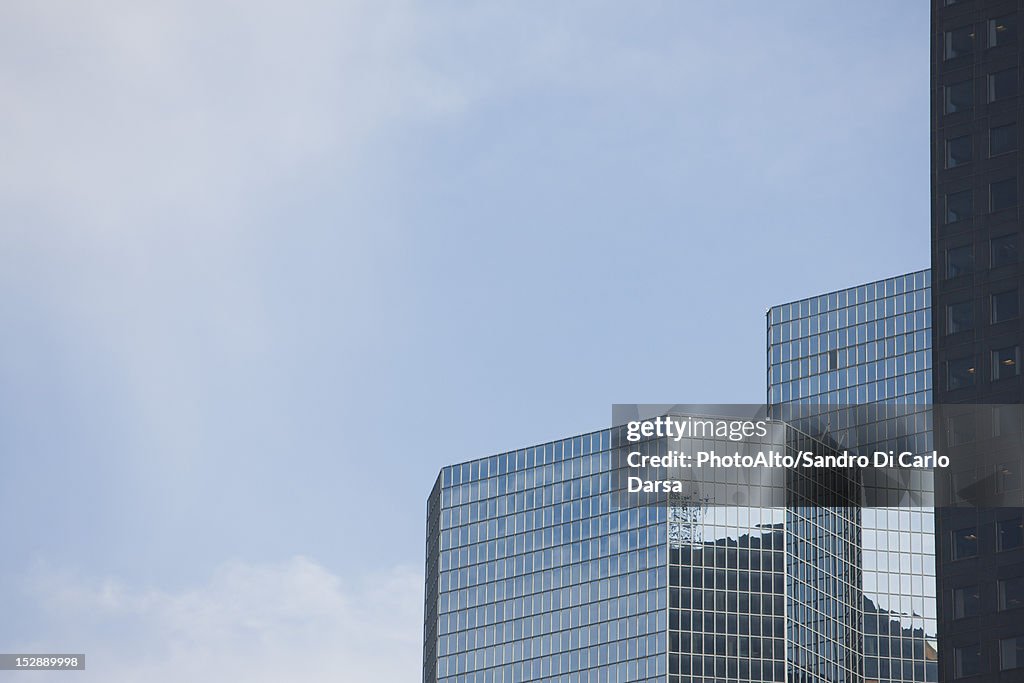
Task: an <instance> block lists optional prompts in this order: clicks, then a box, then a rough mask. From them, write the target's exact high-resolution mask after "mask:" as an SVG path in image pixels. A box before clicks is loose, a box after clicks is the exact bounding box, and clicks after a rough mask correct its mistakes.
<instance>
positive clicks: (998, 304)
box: [992, 289, 1020, 323]
mask: <svg viewBox="0 0 1024 683" xmlns="http://www.w3.org/2000/svg"><path fill="white" fill-rule="evenodd" d="M1019 313H1020V305H1019V302H1018V297H1017V290H1016V289H1010V290H1007V291H1005V292H999V293H997V294H993V295H992V322H993V323H1001V322H1003V321H1006V320H1013V319H1014V318H1016V317H1017V316H1018V315H1019Z"/></svg>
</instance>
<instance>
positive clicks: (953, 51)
mask: <svg viewBox="0 0 1024 683" xmlns="http://www.w3.org/2000/svg"><path fill="white" fill-rule="evenodd" d="M945 42H946V52H945V56H946V59H954V58H956V57H966V56H968V55H969V54H971V53H972V52H974V26H961V27H960V28H955V29H953V30H952V31H946V41H945Z"/></svg>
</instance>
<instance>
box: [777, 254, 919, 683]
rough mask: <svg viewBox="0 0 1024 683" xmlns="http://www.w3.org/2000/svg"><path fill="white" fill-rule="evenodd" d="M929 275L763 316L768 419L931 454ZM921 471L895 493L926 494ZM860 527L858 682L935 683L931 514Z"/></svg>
mask: <svg viewBox="0 0 1024 683" xmlns="http://www.w3.org/2000/svg"><path fill="white" fill-rule="evenodd" d="M930 275H931V274H930V272H929V271H919V272H915V273H910V274H907V275H900V276H898V277H893V278H888V279H885V280H879V281H877V282H872V283H869V284H865V285H860V286H858V287H850V288H848V289H842V290H839V291H836V292H830V293H828V294H822V295H819V296H814V297H810V298H807V299H802V300H800V301H796V302H792V303H787V304H782V305H779V306H773V307H772V308H771V309H769V311H768V314H767V323H768V401H769V413H770V414H771V415H772V416H773V417H776V418H779V419H783V420H786V421H788V422H790V423H791V424H793V425H794V426H796V427H798V428H800V429H802V430H803V431H805V432H807V433H808V434H810V435H812V436H815V437H818V438H820V439H822V440H825V441H827V442H829V443H831V444H832V445H833V446H834V447H836V448H837V449H839V450H842V449H847V450H850V451H851V452H858V453H867V454H871V453H873V452H874V451H875V450H877V449H881V450H891V449H894V448H898V449H899V450H901V451H902V450H907V451H911V452H914V453H928V452H930V451H931V450H932V439H931V425H930V408H931V405H930V404H931V353H930V351H931V300H930V280H931V277H930ZM866 474H871V472H870V471H869V472H868V473H866ZM926 474H930V473H921V472H918V473H914V474H913V475H911V476H915V477H921V479H920V480H919V481H915V482H903V485H901V486H899V487H897V489H896V491H897V495H899V494H900V493H906V492H908V491H921V492H922V493H929V492H930V491H931V481H930V478H929V477H928V476H926ZM884 483H885V482H874V483H873V485H875V486H879V487H881V486H884ZM897 503H898V504H899V506H897ZM861 525H862V534H863V559H862V567H861V569H862V581H863V583H862V587H863V599H864V603H863V608H862V612H863V622H862V628H863V637H864V677H865V680H866V681H886V682H890V681H936V680H938V668H937V662H936V649H935V648H936V628H937V623H936V621H937V620H936V604H935V537H934V532H933V529H934V516H933V508H932V507H930V506H921V505H914V504H913V501H908V500H899V499H895V500H893V501H891V505H885V506H880V507H875V506H866V507H865V508H864V509H863V510H862V516H861Z"/></svg>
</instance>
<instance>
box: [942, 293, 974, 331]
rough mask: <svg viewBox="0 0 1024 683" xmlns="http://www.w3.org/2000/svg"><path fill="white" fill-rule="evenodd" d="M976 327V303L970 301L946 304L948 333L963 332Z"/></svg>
mask: <svg viewBox="0 0 1024 683" xmlns="http://www.w3.org/2000/svg"><path fill="white" fill-rule="evenodd" d="M972 327H974V305H973V304H972V303H971V302H970V301H964V302H961V303H958V304H949V305H948V306H946V334H954V333H956V332H963V331H965V330H969V329H971V328H972Z"/></svg>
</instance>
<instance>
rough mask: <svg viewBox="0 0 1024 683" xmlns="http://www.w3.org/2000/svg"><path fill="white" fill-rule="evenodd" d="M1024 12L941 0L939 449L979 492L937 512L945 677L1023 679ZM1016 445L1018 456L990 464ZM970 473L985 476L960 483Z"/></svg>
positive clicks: (934, 172) (935, 109) (1003, 4)
mask: <svg viewBox="0 0 1024 683" xmlns="http://www.w3.org/2000/svg"><path fill="white" fill-rule="evenodd" d="M1022 7H1024V5H1022V4H1021V3H1020V2H1014V1H1007V0H998V1H997V0H957V1H955V2H954V1H952V0H932V30H931V65H932V74H931V148H932V154H931V158H932V165H931V182H932V227H931V245H932V272H933V276H934V282H933V285H932V287H933V300H934V310H935V315H934V319H935V325H934V329H933V340H934V341H933V348H934V362H933V369H934V373H935V374H934V376H935V379H934V390H935V403H936V407H937V413H939V414H941V415H942V419H941V421H940V420H939V419H938V418H937V420H936V445H937V447H938V449H939V451H940V452H944V453H948V454H949V455H950V456H951V458H952V459H953V464H952V469H953V470H954V473H953V478H954V479H953V485H952V487H953V488H955V489H958V490H959V492H960V493H962V494H963V495H962V496H961V495H959V493H958V495H957V497H956V500H955V501H953V502H957V503H958V504H960V503H964V502H966V503H969V502H970V501H971V499H972V498H973V499H974V500H978V499H979V497H980V499H981V500H983V501H984V502H983V503H982V504H976V505H975V506H974V507H940V508H939V509H938V511H937V529H938V533H937V538H938V549H939V561H938V584H939V586H938V587H939V594H938V596H939V608H940V609H939V651H940V653H941V657H940V671H941V678H942V680H943V681H950V680H955V679H960V678H968V677H970V680H972V681H979V683H980V682H982V681H1009V680H1015V681H1020V680H1024V609H1022V607H1024V534H1022V529H1021V524H1022V519H1024V518H1022V514H1021V513H1022V509H1021V508H1020V507H1018V506H1013V505H1006V504H1003V503H1001V502H1000V499H1001V498H1002V499H1003V500H1005V499H1007V498H1008V496H1009V495H1010V494H1015V495H1016V496H1017V499H1018V500H1019V497H1020V495H1019V490H1020V486H1021V483H1020V480H1021V477H1020V465H1021V462H1020V461H1021V456H1020V452H1019V443H1020V422H1019V420H1012V419H1011V420H1008V421H1007V420H1004V419H1002V418H1001V417H1000V415H1003V414H1006V413H1005V411H1003V410H1002V409H1000V408H998V407H997V406H999V405H1007V404H1019V403H1021V399H1022V397H1024V385H1022V380H1021V376H1020V363H1021V357H1020V345H1021V341H1022V339H1024V319H1022V318H1021V315H1020V313H1021V311H1020V307H1021V302H1020V297H1021V292H1020V290H1021V286H1022V284H1024V264H1022V262H1021V259H1020V246H1021V202H1020V197H1021V190H1020V183H1021V177H1022V176H1024V155H1022V153H1021V147H1020V137H1021V136H1020V126H1021V119H1022V111H1024V110H1022V102H1024V100H1022V99H1021V97H1020V95H1021V92H1020V91H1021V67H1022V58H1024V53H1022V43H1021V40H1020V35H1019V30H1018V29H1019V23H1020V14H1021V9H1022ZM966 404H973V405H974V406H977V405H978V404H987V407H985V408H984V409H981V408H978V409H968V408H967V407H966ZM1009 414H1011V415H1012V413H1009ZM1008 440H1010V441H1014V442H1015V443H1016V446H1011V447H1010V448H1009V450H1011V451H1012V450H1013V449H1014V448H1016V450H1017V452H1016V453H1012V452H1011V453H1008V454H1007V458H1006V463H1004V464H1003V465H998V464H992V463H988V461H987V460H986V456H987V455H988V454H989V453H992V452H994V451H998V450H999V449H1007V443H1008ZM985 468H988V470H989V471H987V472H985V471H981V472H979V471H978V470H980V469H985ZM968 470H973V471H968ZM968 476H969V477H973V478H974V479H976V480H977V483H976V484H970V485H968V486H965V485H963V484H964V482H963V481H959V482H958V481H957V477H961V478H965V477H968ZM985 489H991V490H989V491H987V492H986V490H985ZM1018 505H1019V503H1018Z"/></svg>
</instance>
